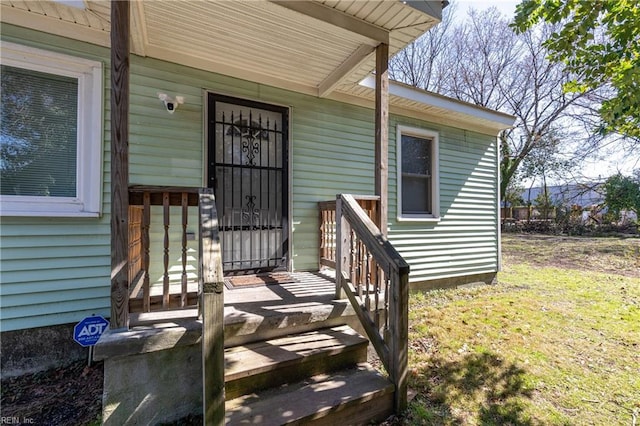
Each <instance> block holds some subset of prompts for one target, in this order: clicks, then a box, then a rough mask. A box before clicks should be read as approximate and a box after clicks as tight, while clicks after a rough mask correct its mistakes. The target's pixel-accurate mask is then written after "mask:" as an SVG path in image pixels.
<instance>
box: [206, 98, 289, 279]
mask: <svg viewBox="0 0 640 426" xmlns="http://www.w3.org/2000/svg"><path fill="white" fill-rule="evenodd" d="M211 95H213V96H217V97H222V98H228V99H229V100H231V101H233V100H239V101H241V102H248V103H253V104H258V105H260V104H261V105H266V106H275V107H279V108H284V109H286V110H287V116H288V122H287V146H286V155H285V156H284V158H283V160H284V161H285V162H286V167H284V168H283V169H285V171H286V173H287V177H286V181H285V182H286V185H287V191H286V193H287V197H286V198H287V199H286V206H285V205H283V214H286V216H287V223H286V232H287V236H288V237H287V243H286V250H287V256H286V258H287V259H286V265H285V269H286V270H287V271H289V272H292V271H293V264H294V262H293V229H294V228H293V137H292V135H293V132H292V125H291V123H292V122H293V114H292V113H293V108H292V106H291V105H287V104H283V103H280V102H272V101H271V100H265V99H261V98H254V97H247V96H238V95H237V94H234V93H232V92H226V91H224V90H213V89H203V91H202V103H203V108H202V110H203V117H202V126H203V132H202V135H203V143H202V147H203V149H202V186H203V187H205V188H208V187H209V183H210V181H211V176H210V170H211V169H210V165H211V162H212V159H211V158H210V157H209V155H210V154H211V153H210V151H209V135H210V132H211V127H210V123H209V113H210V111H209V98H210V96H211ZM213 131H214V132H215V130H213Z"/></svg>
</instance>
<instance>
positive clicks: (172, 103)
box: [158, 93, 184, 114]
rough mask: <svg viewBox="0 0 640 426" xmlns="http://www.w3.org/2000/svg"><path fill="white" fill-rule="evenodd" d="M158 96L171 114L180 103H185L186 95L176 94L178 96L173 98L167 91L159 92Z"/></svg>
mask: <svg viewBox="0 0 640 426" xmlns="http://www.w3.org/2000/svg"><path fill="white" fill-rule="evenodd" d="M158 98H159V99H160V100H161V101H162V102H164V107H165V108H166V109H167V112H168V113H169V114H173V113H174V112H175V110H176V109H177V108H178V105H182V104H183V103H184V97H182V96H176V98H175V99H173V98H172V97H171V96H169V95H167V94H166V93H158Z"/></svg>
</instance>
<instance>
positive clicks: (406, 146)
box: [396, 126, 440, 221]
mask: <svg viewBox="0 0 640 426" xmlns="http://www.w3.org/2000/svg"><path fill="white" fill-rule="evenodd" d="M438 139H439V138H438V133H437V132H433V131H430V130H424V129H419V128H414V127H406V126H398V128H397V138H396V143H397V151H396V152H397V158H398V169H397V170H398V180H397V181H398V220H423V221H434V220H439V217H440V193H439V192H440V191H439V181H438V143H439V141H438Z"/></svg>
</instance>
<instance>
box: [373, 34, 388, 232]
mask: <svg viewBox="0 0 640 426" xmlns="http://www.w3.org/2000/svg"><path fill="white" fill-rule="evenodd" d="M388 68H389V46H388V45H386V44H380V45H379V46H378V47H376V95H375V96H376V102H375V104H376V106H375V132H376V133H375V138H376V141H375V165H374V167H375V194H376V195H378V196H380V208H379V209H378V215H377V218H376V219H377V220H376V225H378V228H380V232H382V235H385V236H386V235H387V217H388V211H389V199H388V198H389V197H388V192H389V190H388V188H389V158H388V157H389V72H388Z"/></svg>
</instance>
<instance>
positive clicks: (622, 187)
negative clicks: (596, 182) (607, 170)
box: [604, 173, 640, 217]
mask: <svg viewBox="0 0 640 426" xmlns="http://www.w3.org/2000/svg"><path fill="white" fill-rule="evenodd" d="M636 175H637V176H636V177H635V178H634V177H630V176H624V175H622V174H620V173H618V174H615V175H613V176H611V177H609V179H607V180H606V181H605V183H604V191H605V196H604V203H605V205H606V206H607V207H609V211H610V212H612V213H613V214H614V215H616V217H619V215H620V212H621V211H622V210H633V211H634V212H636V213H640V173H636Z"/></svg>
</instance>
